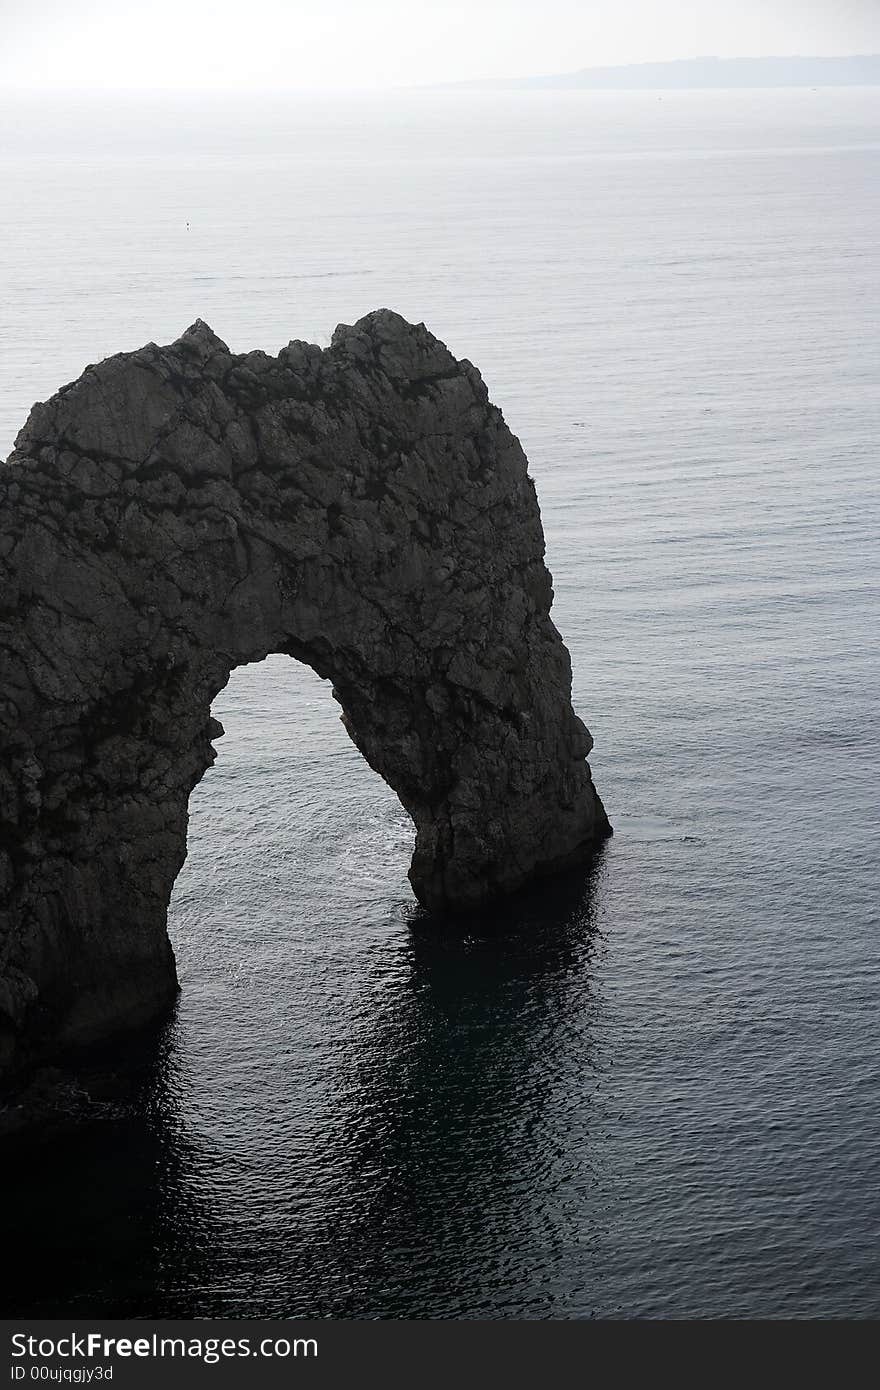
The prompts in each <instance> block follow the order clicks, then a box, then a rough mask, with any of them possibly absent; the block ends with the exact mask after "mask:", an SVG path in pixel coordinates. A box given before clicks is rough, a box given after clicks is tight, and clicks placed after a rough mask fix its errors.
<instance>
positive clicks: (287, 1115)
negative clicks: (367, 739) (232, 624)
mask: <svg viewBox="0 0 880 1390" xmlns="http://www.w3.org/2000/svg"><path fill="white" fill-rule="evenodd" d="M878 154H880V88H850V89H831V88H819V89H813V90H810V89H796V90H782V89H780V90H760V91H749V90H737V91H675V92H673V91H663V92H651V91H645V92H586V91H555V92H554V91H531V92H529V91H518V92H500V91H493V92H475V91H468V92H463V91H399V92H393V93H385V94H376V93H371V94H362V95H357V94H352V95H338V94H320V95H308V96H307V95H300V96H295V95H294V96H291V95H271V94H254V95H242V94H238V95H236V96H219V95H216V94H212V95H204V94H203V95H201V96H185V95H181V94H167V93H166V94H157V95H144V94H141V95H139V96H134V95H131V94H129V95H124V96H119V97H111V96H108V95H107V94H104V95H102V96H100V97H98V96H94V97H73V96H71V97H61V96H56V97H54V98H52V99H51V100H49V99H47V98H45V97H41V98H39V99H37V98H35V97H25V96H17V97H16V96H13V95H11V94H9V93H7V94H6V95H4V96H3V97H2V99H0V181H2V189H3V217H2V231H0V281H2V287H3V296H2V310H0V350H2V362H0V457H5V456H6V454H7V452H8V451H9V449H11V447H12V443H13V440H14V437H15V434H16V432H17V430H18V428H19V427H20V426H21V424H22V423H23V422H24V420H25V418H26V416H27V413H28V410H29V408H30V406H31V405H32V403H33V402H34V401H35V400H37V399H45V398H46V397H47V396H49V395H51V394H52V393H53V392H54V391H55V390H56V389H57V388H58V387H59V386H60V385H62V383H64V382H67V381H69V380H71V379H73V378H75V377H77V376H78V375H79V374H80V372H81V371H82V369H83V368H84V367H85V365H86V364H87V363H90V362H94V361H97V360H100V359H101V358H103V357H105V356H108V355H109V354H111V353H114V352H118V351H122V350H129V349H134V348H136V347H138V346H139V345H141V344H143V343H145V342H147V341H150V340H152V341H155V342H159V343H165V342H170V341H172V340H173V339H174V338H176V337H177V336H179V334H180V333H182V332H183V330H184V329H186V327H187V326H188V325H189V324H190V323H191V322H192V321H193V320H194V319H196V318H197V317H200V318H203V319H205V320H206V321H207V322H208V323H209V324H210V325H211V326H212V328H213V329H214V330H215V332H217V333H218V334H219V335H220V336H221V337H222V338H223V339H224V340H225V341H226V342H228V343H229V345H230V346H231V347H232V348H233V350H235V351H241V352H245V351H248V350H250V349H252V348H255V347H259V348H263V349H265V350H266V351H269V352H276V351H278V350H279V349H280V348H281V347H282V346H283V345H284V344H285V343H287V341H288V340H289V339H291V338H306V339H309V340H311V341H314V342H317V343H320V344H327V343H328V342H329V338H330V335H331V333H332V331H333V329H334V327H335V326H336V324H337V323H340V322H344V323H352V322H354V321H355V320H356V319H357V318H359V317H360V316H361V315H363V314H365V313H367V312H368V311H369V310H371V309H374V308H378V307H389V308H392V309H394V310H397V311H398V312H399V313H401V314H403V315H404V316H405V317H406V318H408V319H410V320H412V321H414V322H419V321H424V322H425V323H426V324H427V325H428V327H429V328H430V329H431V330H432V332H433V333H435V334H436V335H437V336H438V337H439V338H441V339H442V340H443V341H444V342H445V343H447V344H448V346H449V347H450V348H451V350H452V351H453V352H454V353H455V354H456V355H457V356H459V357H467V358H469V359H470V360H471V361H473V362H474V363H475V364H476V365H477V366H478V368H479V369H480V371H481V373H482V374H483V377H484V379H485V381H486V383H487V385H488V388H489V392H490V395H491V397H492V399H493V400H494V401H495V403H496V404H497V405H498V406H500V407H501V409H502V410H503V412H504V415H505V418H506V420H507V422H508V424H509V425H510V427H511V429H512V430H513V431H514V433H516V434H517V435H518V437H519V438H520V440H521V441H522V444H523V446H524V448H525V451H526V453H527V455H528V458H529V461H530V468H531V472H532V474H533V476H534V478H535V481H536V485H537V491H538V498H539V501H540V505H541V510H542V515H543V522H544V529H545V533H546V541H547V563H548V566H549V568H550V570H551V571H552V574H553V578H554V587H555V603H554V609H553V615H554V619H555V622H556V625H557V626H558V628H559V629H560V631H561V633H562V634H563V637H564V639H565V641H566V643H567V645H568V647H569V650H570V652H571V657H572V664H573V670H574V688H573V698H574V705H575V708H576V710H577V712H578V713H579V714H580V715H581V716H582V717H583V719H584V720H585V721H586V723H587V725H588V726H589V728H590V729H591V731H592V733H593V736H594V738H595V749H594V753H593V755H592V758H591V763H592V767H593V773H594V777H595V780H596V784H597V787H598V789H599V791H600V793H601V795H602V797H603V799H604V802H605V805H606V807H607V810H608V813H609V816H610V819H611V821H612V823H613V826H614V830H615V834H614V837H613V839H612V840H611V841H609V842H608V844H607V845H606V846H605V848H604V850H603V852H602V854H601V856H600V858H599V861H598V863H597V864H596V865H595V866H594V867H593V869H592V870H591V871H590V872H589V873H584V874H577V875H574V876H573V877H572V876H566V877H565V878H564V879H560V880H558V881H556V882H553V883H551V884H549V885H548V884H544V885H542V887H541V889H540V891H538V892H532V893H526V894H525V895H523V896H521V897H517V898H514V899H511V900H510V901H509V902H508V903H507V904H506V906H505V908H504V909H503V911H502V912H501V913H500V914H495V915H494V916H492V917H491V919H490V917H489V916H488V915H487V916H486V917H485V918H482V917H477V918H476V919H474V920H471V921H469V922H466V923H461V922H458V923H456V922H455V921H454V920H445V921H443V920H438V919H436V918H431V917H429V916H428V915H427V914H425V913H424V912H423V911H422V910H421V909H420V908H419V907H418V905H417V904H416V902H415V900H414V898H413V895H412V892H411V889H410V886H409V883H408V880H407V868H408V864H409V857H410V854H411V850H412V841H413V836H412V830H411V826H410V824H409V821H408V818H407V816H406V814H405V812H404V811H403V809H402V808H401V806H400V805H399V803H398V802H397V800H396V798H395V796H394V794H393V793H392V792H391V791H390V789H389V788H388V787H387V786H386V785H384V783H383V782H382V781H381V780H380V779H379V777H378V776H377V775H376V774H374V773H373V772H372V771H371V769H370V768H369V767H367V765H366V764H365V763H364V762H363V760H362V759H361V757H360V755H359V754H358V752H357V750H356V749H355V747H354V745H353V744H352V743H350V741H349V740H348V737H347V735H346V733H345V730H344V728H343V726H342V724H341V723H340V720H339V707H338V705H337V704H336V703H335V701H334V700H333V698H332V695H331V691H330V687H329V685H328V684H327V683H325V682H323V681H321V680H320V679H319V678H318V677H317V676H316V675H315V674H314V673H313V672H312V671H311V670H309V669H307V668H306V667H304V666H301V665H299V664H297V663H296V662H295V661H294V660H292V659H290V658H288V657H283V656H274V657H270V658H269V659H267V660H266V661H264V662H262V663H260V664H258V665H253V666H248V667H245V668H242V669H239V670H237V671H236V672H235V673H234V674H233V676H232V679H231V680H230V682H229V684H228V686H227V687H226V689H225V690H223V691H222V693H221V694H220V695H219V696H218V698H217V701H216V704H215V707H214V713H215V715H216V717H217V718H219V719H220V720H221V721H222V723H223V724H224V726H225V729H226V735H225V737H224V738H223V739H222V741H221V742H220V744H219V756H218V759H217V762H216V764H215V766H214V767H213V769H211V770H210V771H209V772H208V773H207V774H206V776H205V777H204V779H203V781H202V782H201V784H200V785H199V786H198V787H197V789H196V791H195V792H194V794H193V797H192V801H191V806H190V827H189V857H188V859H187V862H186V865H185V867H184V869H183V870H182V872H181V874H180V877H179V879H178V881H177V884H176V886H175V890H174V895H173V899H172V903H171V909H170V915H169V930H170V935H171V938H172V941H173V943H174V949H175V952H176V955H177V961H178V966H179V973H180V979H181V985H182V990H181V994H180V998H179V1003H178V1006H177V1008H176V1011H175V1013H174V1016H173V1018H171V1019H170V1020H169V1021H168V1022H167V1023H166V1024H165V1025H164V1026H163V1027H161V1028H160V1029H159V1030H158V1031H153V1032H151V1033H149V1034H148V1035H145V1036H144V1037H141V1038H139V1039H137V1040H136V1041H134V1042H130V1043H129V1042H118V1043H115V1044H114V1045H113V1046H112V1047H111V1048H109V1049H108V1050H107V1051H106V1052H105V1053H102V1054H101V1057H100V1058H97V1059H92V1061H91V1062H90V1063H89V1066H91V1067H92V1072H91V1073H87V1074H86V1075H85V1080H83V1081H81V1083H79V1084H81V1086H82V1088H83V1095H84V1096H85V1097H86V1098H87V1099H85V1100H83V1103H82V1104H81V1105H80V1106H79V1108H78V1109H77V1110H76V1113H75V1114H73V1115H68V1116H67V1118H66V1119H65V1120H64V1121H63V1122H59V1124H56V1125H55V1126H54V1127H50V1129H49V1130H47V1131H46V1132H45V1133H42V1132H37V1133H33V1132H31V1133H30V1134H28V1135H26V1136H24V1137H19V1138H17V1139H14V1140H13V1139H10V1140H7V1141H6V1143H5V1153H4V1161H5V1178H4V1183H5V1186H4V1200H3V1203H2V1211H0V1243H2V1247H3V1250H4V1264H5V1266H6V1268H7V1270H14V1271H15V1280H14V1284H13V1287H12V1288H11V1290H9V1292H8V1293H7V1295H6V1304H5V1309H4V1311H5V1312H6V1314H7V1315H12V1314H22V1315H23V1314H28V1315H37V1314H39V1315H43V1316H50V1317H53V1316H54V1317H63V1316H67V1315H71V1316H72V1315H81V1316H85V1315H98V1314H100V1315H104V1316H110V1315H119V1316H140V1317H158V1316H163V1317H176V1318H189V1317H227V1318H229V1317H232V1318H235V1317H264V1318H310V1317H316V1318H358V1319H360V1318H364V1319H376V1318H383V1319H388V1318H391V1319H402V1318H418V1319H435V1318H463V1319H535V1318H553V1319H588V1318H625V1319H630V1318H676V1319H681V1318H776V1319H778V1318H802V1319H805V1318H876V1317H878V1316H880V1027H878V997H880V962H878V887H880V871H878V829H880V825H878V822H880V794H878V755H880V722H878V717H877V701H878V689H880V657H878V640H877V639H878V598H880V564H878V526H880V488H878V462H877V441H878V437H880V407H878V389H877V387H878V368H880V351H878V348H880V330H878V324H880V292H878V272H880V235H878V226H880V163H878ZM84 1065H85V1064H84Z"/></svg>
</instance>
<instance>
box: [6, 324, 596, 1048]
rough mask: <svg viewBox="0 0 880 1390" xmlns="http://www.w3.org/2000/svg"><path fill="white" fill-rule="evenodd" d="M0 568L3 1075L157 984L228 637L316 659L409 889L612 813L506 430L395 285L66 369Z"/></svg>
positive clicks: (17, 502) (36, 415)
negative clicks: (382, 808)
mask: <svg viewBox="0 0 880 1390" xmlns="http://www.w3.org/2000/svg"><path fill="white" fill-rule="evenodd" d="M0 583H2V595H0V651H2V657H0V663H2V664H0V1072H2V1071H5V1072H6V1073H7V1074H9V1073H10V1072H12V1071H14V1070H16V1069H17V1068H18V1067H19V1066H21V1065H24V1064H25V1062H27V1061H28V1060H33V1059H36V1058H38V1057H42V1056H46V1055H48V1054H49V1053H50V1052H51V1051H52V1050H53V1049H55V1050H57V1049H58V1048H59V1047H62V1046H67V1045H70V1044H74V1043H79V1042H87V1041H91V1040H96V1039H99V1038H101V1037H105V1036H108V1035H110V1034H112V1033H113V1032H115V1031H116V1030H122V1029H126V1028H132V1027H135V1026H138V1025H140V1024H142V1023H144V1022H145V1021H147V1020H149V1019H150V1018H152V1017H154V1016H156V1015H157V1014H159V1013H160V1012H162V1011H163V1010H164V1009H165V1008H167V1006H168V1004H169V1002H170V1000H171V999H172V998H173V996H174V994H175V991H176V988H177V980H176V974H175V966H174V958H173V955H172V951H171V947H170V944H169V941H168V936H167V932H166V915H167V908H168V901H169V897H170V894H171V889H172V885H173V883H174V880H175V877H176V875H177V873H178V872H179V870H180V867H181V865H182V864H183V861H184V858H185V855H186V832H187V803H188V800H189V795H190V792H191V791H192V789H193V787H194V786H195V784H196V783H197V782H198V781H199V779H200V778H201V777H202V775H203V773H204V772H205V770H206V768H208V767H209V766H210V765H211V763H212V762H213V761H214V757H215V752H214V748H213V746H212V744H213V741H214V740H215V739H216V738H217V737H218V736H219V735H220V734H221V733H222V729H221V728H220V726H219V725H218V724H217V722H216V721H215V720H214V719H212V717H211V702H212V700H213V699H214V698H215V696H216V695H217V693H218V691H220V690H221V689H222V688H223V686H224V685H225V684H226V682H227V680H228V679H229V674H230V672H231V671H232V670H233V669H234V668H235V667H236V666H240V665H241V664H243V663H245V662H251V661H260V660H262V658H263V657H265V656H267V655H268V654H269V653H273V652H274V653H278V652H282V653H288V654H289V655H290V656H292V657H296V658H297V659H298V660H300V661H304V662H306V663H307V664H308V665H309V666H311V667H313V668H314V670H315V671H317V672H318V674H319V675H321V676H323V677H325V678H327V679H328V680H330V681H332V683H333V693H334V695H335V697H336V699H337V700H338V701H339V703H340V705H341V706H342V711H343V714H342V718H343V720H344V722H345V726H346V728H347V730H348V732H349V734H350V735H351V737H352V739H353V740H354V742H355V743H356V745H357V747H358V748H359V749H360V751H361V752H362V754H363V755H364V757H365V758H366V759H367V761H368V763H369V764H370V765H371V767H373V768H375V770H376V771H377V772H378V773H379V774H380V775H381V776H382V777H383V778H384V779H385V781H386V782H388V783H389V785H390V786H391V787H393V789H394V790H395V792H396V793H397V795H398V796H399V798H400V800H401V802H402V803H403V805H404V806H405V807H406V809H407V811H408V812H409V814H410V815H411V816H412V819H413V821H414V822H415V826H416V846H415V853H414V856H413V861H412V867H411V869H410V879H411V882H412V886H413V890H414V892H415V894H416V896H417V898H418V899H419V900H420V902H422V903H423V904H424V905H425V906H426V907H428V908H429V909H434V910H437V911H441V912H446V911H462V910H469V909H473V908H474V907H475V906H478V905H479V904H481V903H483V902H485V901H486V900H488V899H491V898H493V897H497V896H498V895H501V894H504V893H508V892H510V891H512V890H514V889H517V888H519V887H520V886H521V885H523V884H525V883H526V882H527V881H528V880H529V879H531V878H532V877H534V876H535V875H538V874H544V873H548V872H553V871H555V870H559V869H562V868H563V867H567V866H571V865H573V864H576V863H578V862H581V861H583V860H585V859H586V857H587V856H588V854H589V852H590V851H591V849H592V848H593V847H594V846H595V845H596V844H597V842H598V841H600V840H601V839H603V838H604V837H605V836H606V835H608V834H609V833H610V827H609V825H608V821H607V819H606V816H605V812H604V810H603V808H602V804H601V802H600V800H599V798H598V796H597V794H596V792H595V790H594V788H593V784H592V780H591V776H590V768H589V765H588V763H587V761H586V758H587V755H588V754H589V752H590V748H591V745H592V740H591V738H590V735H589V733H588V732H587V730H586V729H585V727H584V725H583V724H582V723H581V721H580V719H579V718H578V717H577V716H576V715H575V713H574V712H573V710H572V707H571V665H570V661H569V657H568V652H567V651H566V648H565V646H564V644H563V642H562V639H561V637H560V636H559V633H558V632H557V631H556V628H555V627H554V626H553V623H552V622H551V620H550V604H551V600H552V592H553V591H552V588H551V578H550V575H549V573H548V571H547V569H546V567H545V565H544V537H543V532H542V528H541V518H540V513H539V510H538V503H537V500H536V497H535V489H534V486H533V484H532V481H531V479H530V477H529V475H528V471H527V462H526V458H525V455H524V454H523V451H522V449H521V447H520V444H519V441H518V440H517V439H516V437H515V436H514V435H513V434H511V432H510V430H509V429H508V428H507V426H506V424H505V422H504V419H503V417H502V415H501V412H500V411H499V410H498V409H497V408H496V407H494V406H493V405H492V404H491V403H490V401H489V398H488V395H487V392H486V388H485V386H484V384H483V381H482V379H481V377H480V375H479V373H478V372H477V371H476V369H475V368H474V367H473V366H472V365H471V364H470V363H469V362H467V361H457V360H456V359H455V358H454V357H453V356H452V354H451V353H450V352H449V351H448V350H447V349H446V348H445V347H444V346H443V344H442V343H440V342H439V341H438V340H437V339H436V338H434V337H433V336H432V335H431V334H430V333H429V332H428V331H427V329H426V328H425V327H424V325H422V324H419V325H416V326H414V325H412V324H410V323H407V322H406V321H405V320H404V319H402V318H400V317H399V315H397V314H394V313H391V312H389V311H388V310H379V311H377V312H375V313H372V314H369V315H368V316H367V317H366V318H363V319H361V320H360V321H359V322H358V323H356V324H355V325H354V326H353V327H348V326H342V327H340V328H338V329H337V330H336V333H335V334H334V336H333V340H332V343H331V346H330V347H329V348H327V349H326V350H323V351H322V350H321V349H320V348H318V347H315V346H312V345H310V344H308V343H304V342H292V343H290V345H289V346H288V347H286V348H285V349H283V351H282V352H281V353H280V354H279V355H278V357H277V358H275V357H270V356H267V355H266V354H265V353H263V352H250V353H247V354H246V355H243V356H242V355H236V354H234V353H231V352H230V351H229V349H228V348H227V347H226V346H225V344H224V343H222V342H221V341H220V339H219V338H217V337H216V336H215V335H214V333H212V331H211V330H210V328H208V327H207V326H206V325H205V324H204V323H202V322H197V323H195V324H194V325H193V326H192V327H191V328H190V329H188V331H187V332H186V333H184V335H183V336H182V337H181V338H180V339H178V341H177V342H175V343H173V344H172V345H171V346H170V347H157V346H156V345H155V344H152V343H151V344H149V345H148V346H147V347H144V348H142V349H140V350H139V351H137V352H132V353H123V354H120V355H119V356H116V357H111V358H109V359H108V360H107V361H104V362H101V363H100V364H98V365H97V366H91V367H88V368H87V369H86V370H85V372H84V373H83V375H82V376H81V377H80V378H79V380H78V381H76V382H74V383H73V384H72V385H69V386H65V387H63V388H62V389H61V390H60V391H59V392H58V393H57V395H55V396H54V397H53V398H52V399H51V400H49V401H47V402H46V403H45V404H38V405H36V406H35V407H34V408H33V410H32V412H31V414H30V417H29V419H28V421H27V424H26V425H25V427H24V429H23V430H22V431H21V433H20V434H19V436H18V439H17V441H16V447H15V450H14V452H13V453H12V455H11V457H10V458H9V460H8V461H7V463H6V464H5V465H2V466H0ZM290 775H291V777H294V778H295V777H296V768H295V766H294V767H292V768H291V770H290Z"/></svg>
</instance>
